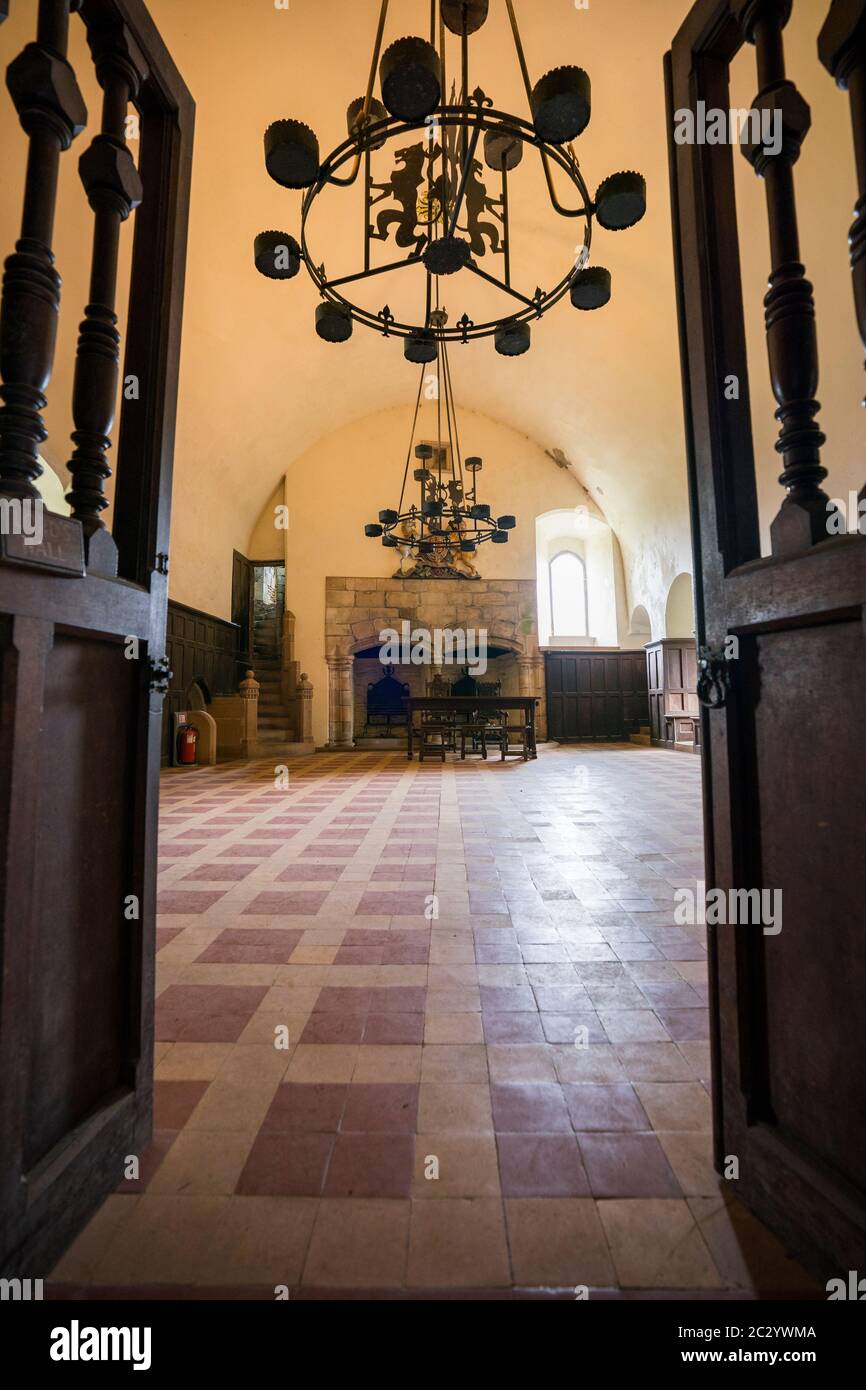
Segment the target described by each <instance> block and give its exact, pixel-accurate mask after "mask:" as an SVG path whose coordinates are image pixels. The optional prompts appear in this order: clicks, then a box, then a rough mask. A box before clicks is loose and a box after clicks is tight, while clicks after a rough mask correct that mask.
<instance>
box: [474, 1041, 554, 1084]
mask: <svg viewBox="0 0 866 1390" xmlns="http://www.w3.org/2000/svg"><path fill="white" fill-rule="evenodd" d="M487 1060H488V1064H489V1066H490V1080H491V1081H493V1082H505V1081H555V1080H556V1070H555V1068H554V1065H553V1058H552V1057H551V1055H550V1049H549V1048H548V1047H545V1046H544V1045H543V1044H538V1045H535V1044H530V1043H527V1044H509V1045H508V1046H505V1045H503V1046H500V1045H498V1044H495V1043H494V1044H492V1045H491V1046H489V1047H488V1049H487Z"/></svg>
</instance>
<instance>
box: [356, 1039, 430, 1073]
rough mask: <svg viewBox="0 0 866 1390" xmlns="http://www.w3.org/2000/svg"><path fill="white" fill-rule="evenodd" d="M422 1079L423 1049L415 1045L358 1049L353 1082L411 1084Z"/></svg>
mask: <svg viewBox="0 0 866 1390" xmlns="http://www.w3.org/2000/svg"><path fill="white" fill-rule="evenodd" d="M420 1077H421V1047H420V1045H419V1046H415V1045H414V1044H411V1045H410V1044H406V1045H402V1044H399V1045H391V1046H387V1045H383V1046H378V1045H376V1046H367V1045H366V1044H365V1046H363V1047H361V1048H359V1049H358V1059H357V1065H356V1066H355V1068H354V1071H353V1074H352V1078H351V1079H352V1081H353V1082H388V1081H391V1082H398V1081H400V1082H409V1081H418V1080H420Z"/></svg>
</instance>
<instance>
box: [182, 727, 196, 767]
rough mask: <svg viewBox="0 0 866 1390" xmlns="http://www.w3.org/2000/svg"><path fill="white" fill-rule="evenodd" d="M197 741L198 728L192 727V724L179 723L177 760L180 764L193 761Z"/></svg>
mask: <svg viewBox="0 0 866 1390" xmlns="http://www.w3.org/2000/svg"><path fill="white" fill-rule="evenodd" d="M197 742H198V729H194V728H193V726H192V724H180V725H179V726H178V730H177V760H178V762H179V763H181V764H184V765H186V764H189V763H194V762H195V759H196V752H195V749H196V744H197Z"/></svg>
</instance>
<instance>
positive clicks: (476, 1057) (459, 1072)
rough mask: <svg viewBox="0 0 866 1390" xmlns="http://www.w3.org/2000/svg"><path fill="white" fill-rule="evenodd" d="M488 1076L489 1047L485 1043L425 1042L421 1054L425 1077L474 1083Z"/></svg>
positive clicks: (430, 1080) (434, 1079) (466, 1083)
mask: <svg viewBox="0 0 866 1390" xmlns="http://www.w3.org/2000/svg"><path fill="white" fill-rule="evenodd" d="M487 1079H488V1072H487V1049H486V1048H485V1046H484V1044H483V1043H481V1044H471V1043H466V1044H460V1043H448V1044H439V1043H431V1044H430V1045H429V1046H427V1045H425V1047H424V1051H423V1055H422V1058H421V1080H422V1081H424V1082H433V1081H451V1082H463V1083H464V1084H465V1085H472V1084H481V1083H483V1082H485V1081H487Z"/></svg>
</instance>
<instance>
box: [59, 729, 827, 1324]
mask: <svg viewBox="0 0 866 1390" xmlns="http://www.w3.org/2000/svg"><path fill="white" fill-rule="evenodd" d="M699 790H700V763H699V760H698V759H697V758H693V757H686V756H683V755H678V754H672V753H667V752H663V751H656V750H650V749H643V748H618V747H617V748H605V749H599V750H596V749H590V748H572V749H554V748H548V749H544V750H542V752H541V755H540V757H539V759H538V761H537V762H533V763H528V764H523V763H522V762H514V763H507V764H502V763H497V762H491V763H489V764H482V763H480V762H478V761H467V762H466V763H464V764H456V765H455V764H450V763H449V764H447V765H446V766H444V767H443V766H441V765H431V764H429V763H427V764H425V765H424V766H422V767H419V765H418V764H417V763H413V764H408V763H407V762H406V760H405V757H395V756H393V755H386V754H362V753H359V754H355V755H331V756H326V755H319V756H314V757H309V758H306V759H303V760H301V761H298V762H295V763H293V764H292V766H291V775H290V781H289V785H288V787H287V788H283V787H282V786H280V785H275V776H274V768H273V766H272V765H265V764H262V763H256V764H244V765H232V766H228V767H220V768H215V769H201V770H198V771H195V772H180V771H174V772H171V773H168V774H166V775H165V777H164V790H163V799H162V838H161V850H160V885H161V887H160V901H159V911H160V916H159V931H158V996H159V997H158V1001H157V1030H156V1037H157V1070H156V1078H157V1080H156V1119H155V1123H156V1134H155V1140H154V1144H153V1147H152V1149H151V1150H150V1151H149V1152H148V1153H147V1154H145V1155H144V1156H143V1159H142V1163H141V1173H140V1177H139V1178H138V1180H137V1181H134V1180H124V1181H122V1182H121V1183H120V1189H119V1192H118V1195H116V1196H114V1197H112V1198H110V1199H109V1201H108V1202H107V1203H106V1204H105V1206H104V1207H103V1208H102V1210H101V1211H100V1212H99V1213H98V1215H97V1216H96V1218H95V1219H94V1220H93V1221H92V1222H91V1224H90V1226H89V1227H88V1228H87V1230H86V1231H85V1232H84V1233H83V1235H82V1236H81V1237H80V1239H79V1240H78V1242H77V1243H76V1244H75V1246H73V1248H72V1250H71V1251H70V1252H69V1253H68V1254H67V1256H66V1257H65V1258H64V1259H63V1261H62V1262H61V1264H60V1265H59V1267H58V1269H57V1270H56V1271H55V1275H54V1277H53V1280H52V1287H53V1291H54V1293H55V1295H57V1296H63V1295H66V1296H72V1295H74V1294H77V1293H82V1292H83V1293H84V1294H85V1295H90V1296H98V1295H103V1296H105V1295H109V1294H111V1293H114V1294H117V1293H118V1292H120V1293H121V1294H126V1295H131V1296H135V1295H146V1294H147V1295H152V1294H154V1293H159V1294H162V1295H167V1296H170V1297H171V1296H176V1297H189V1296H213V1295H221V1296H229V1297H256V1296H260V1297H268V1298H273V1297H274V1290H275V1289H276V1288H278V1287H279V1288H281V1289H286V1290H288V1291H290V1295H291V1296H292V1297H296V1296H300V1297H329V1296H330V1297H333V1296H340V1295H341V1294H342V1295H344V1296H349V1295H352V1294H359V1293H361V1294H363V1293H368V1294H378V1295H380V1296H416V1297H418V1296H420V1297H423V1296H424V1295H425V1294H430V1293H433V1292H440V1293H444V1292H447V1293H449V1294H450V1295H451V1296H455V1297H478V1296H487V1297H511V1296H513V1295H514V1294H515V1292H516V1293H518V1294H526V1293H527V1291H529V1290H545V1291H548V1292H552V1291H557V1290H558V1291H561V1292H562V1293H563V1296H565V1295H567V1296H569V1297H572V1298H573V1297H574V1296H575V1295H574V1290H575V1288H577V1287H581V1288H583V1287H585V1288H588V1289H589V1290H591V1291H593V1294H594V1295H595V1294H596V1293H597V1294H598V1296H627V1295H628V1294H629V1293H630V1294H631V1296H638V1297H645V1296H651V1295H656V1294H657V1292H658V1291H663V1292H668V1293H671V1294H673V1293H676V1292H679V1293H684V1292H685V1293H688V1294H691V1295H694V1294H699V1295H701V1296H704V1297H732V1296H733V1297H739V1298H743V1297H751V1296H754V1294H755V1292H758V1293H759V1294H761V1295H768V1294H774V1293H786V1292H792V1293H793V1292H798V1293H800V1292H803V1291H805V1290H807V1289H808V1288H809V1287H810V1286H809V1283H808V1281H807V1280H806V1278H805V1276H804V1275H803V1274H802V1272H801V1271H800V1270H799V1269H798V1268H797V1267H796V1266H795V1265H794V1264H793V1263H792V1262H791V1261H789V1260H788V1259H787V1258H786V1256H785V1254H784V1252H783V1251H782V1250H781V1249H780V1248H779V1247H778V1246H777V1244H776V1242H775V1241H774V1240H773V1239H772V1238H771V1237H770V1236H769V1235H768V1234H767V1233H766V1232H765V1231H764V1230H763V1229H762V1228H761V1227H759V1226H758V1224H757V1223H756V1222H755V1221H754V1220H753V1219H752V1218H751V1217H750V1216H749V1215H748V1214H747V1213H746V1212H745V1211H744V1210H743V1209H742V1208H741V1207H740V1206H739V1205H738V1204H737V1203H735V1202H734V1201H733V1200H732V1199H730V1198H729V1197H726V1196H723V1195H722V1193H721V1192H720V1189H719V1182H718V1179H717V1177H716V1175H715V1173H714V1171H713V1168H712V1164H711V1160H710V1103H709V1095H708V1077H709V1055H708V1054H709V1049H708V1043H707V1035H708V1027H707V1011H706V973H705V950H704V943H703V939H702V930H701V929H700V928H689V927H678V926H676V925H674V923H673V911H672V899H673V893H674V889H675V888H676V887H677V886H678V885H687V884H691V885H692V886H693V887H694V884H695V881H696V880H697V879H698V878H700V877H701V876H702V855H701V824H700V800H699ZM602 1291H605V1292H604V1294H602Z"/></svg>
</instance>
